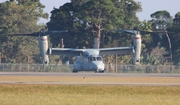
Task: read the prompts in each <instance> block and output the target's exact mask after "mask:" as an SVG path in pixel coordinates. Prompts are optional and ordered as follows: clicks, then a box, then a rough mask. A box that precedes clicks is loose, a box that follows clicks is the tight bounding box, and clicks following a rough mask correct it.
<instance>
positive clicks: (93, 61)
mask: <svg viewBox="0 0 180 105" xmlns="http://www.w3.org/2000/svg"><path fill="white" fill-rule="evenodd" d="M62 32H67V31H40V32H36V33H31V34H14V36H19V35H21V36H23V35H26V36H39V47H40V53H41V56H42V61H43V64H48V63H49V58H48V55H64V56H76V61H75V62H74V64H73V66H74V68H73V70H72V71H73V72H78V71H95V72H101V73H103V72H104V70H105V67H104V63H103V58H102V56H103V55H114V54H117V55H130V54H133V64H135V65H136V64H139V63H140V54H141V36H140V34H139V32H138V31H135V30H122V31H120V32H122V33H129V34H133V45H132V46H130V47H115V48H98V39H97V38H95V39H94V43H95V44H94V48H92V49H73V48H48V41H47V36H48V35H52V34H57V33H62ZM60 46H62V45H61V44H60Z"/></svg>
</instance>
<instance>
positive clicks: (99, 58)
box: [88, 57, 102, 61]
mask: <svg viewBox="0 0 180 105" xmlns="http://www.w3.org/2000/svg"><path fill="white" fill-rule="evenodd" d="M88 59H89V61H102V57H89V58H88Z"/></svg>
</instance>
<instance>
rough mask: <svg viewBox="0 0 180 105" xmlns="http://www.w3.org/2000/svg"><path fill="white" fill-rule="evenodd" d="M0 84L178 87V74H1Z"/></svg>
mask: <svg viewBox="0 0 180 105" xmlns="http://www.w3.org/2000/svg"><path fill="white" fill-rule="evenodd" d="M0 84H48V85H49V84H54V85H121V86H123V85H129V86H180V74H160V73H158V74H150V73H147V74H128V73H92V72H80V73H61V72H1V73H0Z"/></svg>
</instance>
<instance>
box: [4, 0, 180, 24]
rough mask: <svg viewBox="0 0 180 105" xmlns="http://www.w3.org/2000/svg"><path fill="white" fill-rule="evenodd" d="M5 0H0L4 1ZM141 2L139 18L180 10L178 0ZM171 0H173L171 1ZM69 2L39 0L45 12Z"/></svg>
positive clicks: (144, 18)
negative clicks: (155, 13)
mask: <svg viewBox="0 0 180 105" xmlns="http://www.w3.org/2000/svg"><path fill="white" fill-rule="evenodd" d="M4 1H7V0H0V2H4ZM135 1H139V2H141V5H142V9H143V11H142V12H140V13H138V14H137V16H138V17H139V19H140V20H150V19H151V18H150V14H152V13H154V12H156V11H159V10H167V11H168V12H169V13H170V14H171V16H174V15H175V14H176V13H177V12H178V11H180V0H135ZM172 1H173V2H172ZM67 2H70V0H41V3H42V4H44V5H45V6H46V8H45V9H44V10H45V12H47V13H49V16H50V15H51V14H50V11H52V10H53V7H56V8H59V6H62V5H63V4H64V3H67ZM47 21H49V20H41V22H44V23H46V22H47Z"/></svg>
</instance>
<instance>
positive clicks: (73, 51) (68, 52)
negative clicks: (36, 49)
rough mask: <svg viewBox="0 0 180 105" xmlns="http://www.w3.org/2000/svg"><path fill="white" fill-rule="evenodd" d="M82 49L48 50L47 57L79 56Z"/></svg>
mask: <svg viewBox="0 0 180 105" xmlns="http://www.w3.org/2000/svg"><path fill="white" fill-rule="evenodd" d="M83 51H84V49H73V48H49V49H48V52H47V53H48V55H65V56H80V55H81V54H82V53H83Z"/></svg>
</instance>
